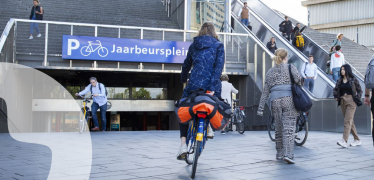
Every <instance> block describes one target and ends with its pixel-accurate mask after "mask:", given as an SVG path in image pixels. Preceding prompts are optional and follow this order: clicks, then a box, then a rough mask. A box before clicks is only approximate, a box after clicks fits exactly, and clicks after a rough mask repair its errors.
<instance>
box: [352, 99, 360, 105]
mask: <svg viewBox="0 0 374 180" xmlns="http://www.w3.org/2000/svg"><path fill="white" fill-rule="evenodd" d="M353 101H354V102H355V103H356V105H357V106H362V102H361V100H360V99H358V98H353Z"/></svg>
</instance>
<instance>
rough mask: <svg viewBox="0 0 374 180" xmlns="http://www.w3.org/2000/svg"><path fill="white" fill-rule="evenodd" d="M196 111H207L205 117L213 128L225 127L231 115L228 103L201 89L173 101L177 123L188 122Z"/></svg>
mask: <svg viewBox="0 0 374 180" xmlns="http://www.w3.org/2000/svg"><path fill="white" fill-rule="evenodd" d="M197 111H204V112H207V113H208V116H207V117H206V119H209V122H210V125H211V127H212V128H213V129H214V130H220V129H222V128H223V127H225V126H226V124H227V123H228V122H229V119H230V118H231V115H232V111H231V107H230V105H229V104H227V103H225V102H223V101H221V100H219V99H218V98H217V97H214V96H212V95H209V94H206V93H205V91H204V90H202V89H199V90H196V91H194V92H193V93H192V94H191V95H190V96H188V97H187V98H183V99H181V100H178V101H176V102H175V114H176V116H177V119H178V121H179V123H182V124H187V123H189V122H190V121H191V120H193V119H194V118H195V115H196V112H197Z"/></svg>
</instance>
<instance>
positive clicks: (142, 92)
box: [132, 87, 167, 99]
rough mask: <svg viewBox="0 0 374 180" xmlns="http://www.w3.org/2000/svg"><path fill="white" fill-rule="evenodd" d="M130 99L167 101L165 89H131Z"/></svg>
mask: <svg viewBox="0 0 374 180" xmlns="http://www.w3.org/2000/svg"><path fill="white" fill-rule="evenodd" d="M132 99H167V88H144V87H136V88H135V87H134V88H132Z"/></svg>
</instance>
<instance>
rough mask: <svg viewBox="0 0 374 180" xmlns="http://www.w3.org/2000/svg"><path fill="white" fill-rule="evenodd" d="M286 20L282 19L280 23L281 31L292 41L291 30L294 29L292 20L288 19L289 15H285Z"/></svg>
mask: <svg viewBox="0 0 374 180" xmlns="http://www.w3.org/2000/svg"><path fill="white" fill-rule="evenodd" d="M284 18H285V20H284V21H282V22H281V23H280V24H279V27H280V31H281V32H282V35H283V36H284V37H285V38H286V39H287V40H288V41H290V38H291V30H292V22H291V21H290V20H288V16H285V17H284Z"/></svg>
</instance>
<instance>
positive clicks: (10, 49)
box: [0, 19, 249, 73]
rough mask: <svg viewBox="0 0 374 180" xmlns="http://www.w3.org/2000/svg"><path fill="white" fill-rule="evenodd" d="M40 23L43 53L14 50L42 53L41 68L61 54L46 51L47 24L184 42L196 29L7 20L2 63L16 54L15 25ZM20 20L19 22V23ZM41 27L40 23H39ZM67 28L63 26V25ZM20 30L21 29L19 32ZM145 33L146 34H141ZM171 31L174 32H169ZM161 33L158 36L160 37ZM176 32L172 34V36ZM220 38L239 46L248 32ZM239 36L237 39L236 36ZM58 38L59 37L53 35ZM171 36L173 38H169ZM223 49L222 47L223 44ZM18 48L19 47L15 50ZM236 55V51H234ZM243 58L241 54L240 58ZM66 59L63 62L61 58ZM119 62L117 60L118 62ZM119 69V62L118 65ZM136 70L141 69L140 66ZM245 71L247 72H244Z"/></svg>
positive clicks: (48, 36) (190, 37) (70, 31)
mask: <svg viewBox="0 0 374 180" xmlns="http://www.w3.org/2000/svg"><path fill="white" fill-rule="evenodd" d="M31 22H33V23H40V25H43V24H44V25H45V34H44V37H43V39H44V40H43V44H42V45H43V47H44V49H43V53H42V52H41V51H40V53H33V52H29V51H26V52H22V53H18V55H37V56H42V57H43V60H42V63H41V64H42V67H43V66H44V67H51V66H50V65H49V60H48V58H50V57H61V56H62V53H57V54H53V53H49V52H50V45H49V44H50V39H49V38H50V36H54V37H56V35H54V32H51V31H49V29H50V28H51V27H55V26H58V27H59V28H61V29H63V28H64V27H65V26H67V27H68V30H66V31H67V32H64V34H67V35H74V33H75V31H74V30H75V29H79V28H81V27H89V29H88V30H90V29H91V28H92V29H91V30H90V31H92V30H93V31H94V36H95V37H96V36H98V30H99V29H100V30H101V29H102V28H104V30H105V31H113V32H115V31H117V32H118V36H117V37H118V38H123V37H122V35H121V31H124V30H137V31H136V32H139V33H140V39H144V38H147V36H146V35H147V34H151V35H152V32H155V33H158V34H159V35H160V36H159V37H157V38H156V39H154V40H170V38H171V36H172V35H174V36H177V37H178V39H180V41H184V42H192V41H193V39H192V37H194V36H195V35H196V34H197V32H198V31H195V30H180V29H165V28H151V27H135V26H119V25H105V24H90V23H72V22H55V21H36V20H24V19H11V20H10V21H9V22H8V25H7V27H6V28H5V30H4V33H3V35H2V38H1V39H0V43H1V44H0V50H1V61H6V62H15V56H16V52H17V51H16V47H15V45H16V41H17V33H16V32H17V31H16V29H17V27H18V26H19V25H25V24H24V23H31ZM22 23H23V24H22ZM39 27H41V26H39ZM65 29H67V28H65ZM22 33H23V32H22ZM145 33H146V34H145ZM173 33H174V34H173ZM161 34H162V37H161ZM175 34H176V35H175ZM217 34H218V35H219V37H220V40H221V41H222V42H223V43H224V44H225V45H226V44H227V42H229V40H230V39H237V42H236V44H237V46H240V47H241V46H242V44H244V42H245V41H242V40H241V39H242V38H244V39H246V38H249V36H248V34H240V33H224V32H218V33H217ZM239 37H240V38H239ZM57 38H58V39H62V36H61V37H59V36H57ZM172 38H173V37H172ZM26 42H32V41H26ZM52 43H55V44H56V42H55V41H52ZM225 48H226V46H225ZM19 50H21V49H19ZM60 52H61V50H60ZM225 52H226V56H228V55H230V52H227V51H225ZM234 54H236V53H234ZM244 58H245V57H244ZM65 62H66V61H65ZM71 64H72V61H70V67H68V68H72V65H71ZM118 64H119V62H118ZM97 67H98V65H97V62H96V61H93V65H92V68H97ZM139 67H143V65H142V63H139ZM118 68H119V65H118ZM243 69H247V67H245V66H244V67H243ZM139 70H142V69H141V68H140V69H139ZM244 73H248V72H244Z"/></svg>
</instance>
